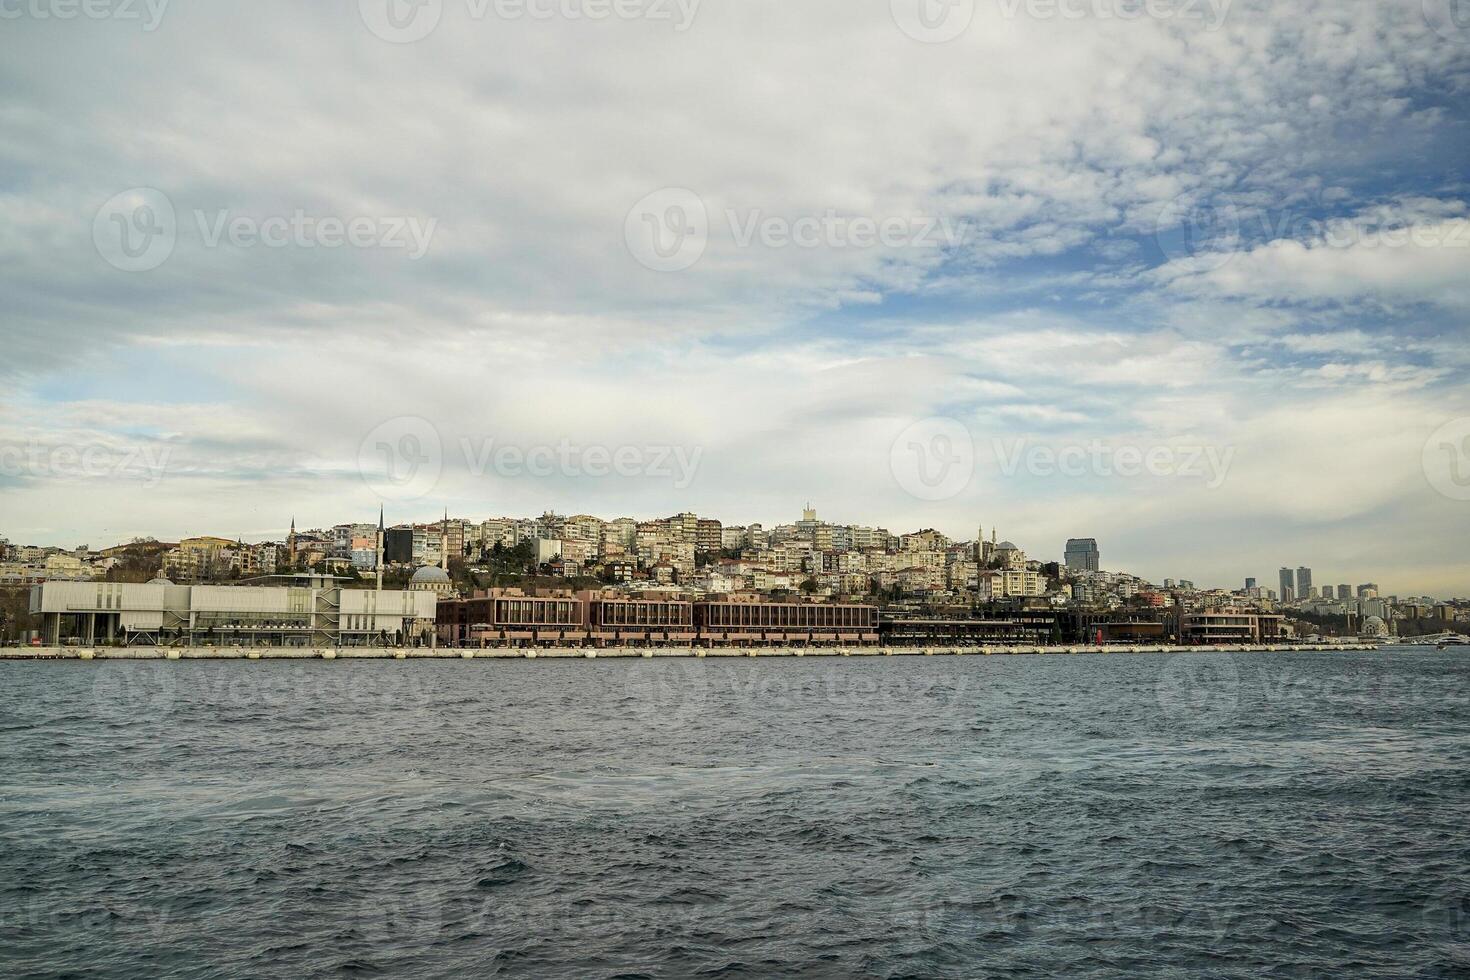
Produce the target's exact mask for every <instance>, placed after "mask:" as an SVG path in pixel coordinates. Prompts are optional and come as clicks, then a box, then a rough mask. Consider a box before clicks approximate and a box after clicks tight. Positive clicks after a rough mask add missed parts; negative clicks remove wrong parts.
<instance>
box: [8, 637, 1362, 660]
mask: <svg viewBox="0 0 1470 980" xmlns="http://www.w3.org/2000/svg"><path fill="white" fill-rule="evenodd" d="M1377 649H1379V645H1378V644H1376V643H1362V642H1356V641H1355V642H1351V643H1317V644H1307V643H1271V644H1247V645H1205V646H1171V645H1167V644H1128V645H1113V646H1106V647H1097V646H1084V645H1080V644H1079V645H1069V646H1036V645H1028V644H1011V645H1002V644H986V645H982V646H901V647H898V646H895V647H881V646H870V647H710V648H696V647H607V648H603V649H585V648H581V647H544V648H531V647H501V648H495V647H486V648H464V649H460V648H453V647H441V648H438V649H432V648H422V647H420V648H413V649H400V648H394V647H343V648H340V649H333V648H316V647H16V648H6V649H0V660H13V661H28V660H74V661H80V662H96V661H99V660H117V661H134V660H651V659H669V658H678V659H686V660H695V659H699V660H703V659H712V658H722V659H723V658H731V657H736V658H762V657H782V658H786V657H826V658H844V657H941V656H944V657H949V656H964V657H990V656H1112V655H1132V654H1170V653H1308V652H1310V653H1338V652H1343V651H1363V650H1377Z"/></svg>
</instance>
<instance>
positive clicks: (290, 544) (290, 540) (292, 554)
mask: <svg viewBox="0 0 1470 980" xmlns="http://www.w3.org/2000/svg"><path fill="white" fill-rule="evenodd" d="M286 554H287V555H288V556H289V558H290V562H291V570H292V571H295V570H296V518H295V517H294V516H293V517H292V518H291V533H290V534H288V535H286Z"/></svg>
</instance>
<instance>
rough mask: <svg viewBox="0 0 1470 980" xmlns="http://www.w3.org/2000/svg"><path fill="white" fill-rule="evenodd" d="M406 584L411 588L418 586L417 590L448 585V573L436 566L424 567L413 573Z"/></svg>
mask: <svg viewBox="0 0 1470 980" xmlns="http://www.w3.org/2000/svg"><path fill="white" fill-rule="evenodd" d="M408 584H409V585H411V586H418V587H419V588H429V587H430V586H435V585H448V584H449V573H448V572H446V571H444V569H442V568H440V567H439V566H438V565H425V566H423V567H422V568H420V569H419V570H418V571H416V572H414V573H413V577H412V578H410V579H409V580H408Z"/></svg>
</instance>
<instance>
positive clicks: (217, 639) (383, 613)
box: [30, 576, 438, 647]
mask: <svg viewBox="0 0 1470 980" xmlns="http://www.w3.org/2000/svg"><path fill="white" fill-rule="evenodd" d="M271 580H279V581H280V584H265V585H258V586H251V585H175V584H173V583H172V582H170V581H169V580H168V579H163V578H158V579H154V580H153V581H151V582H147V583H143V584H133V583H124V582H45V583H43V584H41V585H36V586H33V587H32V589H31V602H30V609H31V612H32V614H35V615H39V616H40V617H41V636H42V642H44V643H46V644H49V645H52V646H57V645H61V644H63V643H77V644H81V645H85V646H97V645H103V644H116V645H123V646H135V645H145V646H313V647H336V646H412V645H419V644H424V645H427V644H429V643H430V642H431V639H430V638H431V637H432V636H433V634H434V620H435V616H436V614H437V604H438V595H437V594H436V593H435V592H433V591H429V590H422V591H379V590H375V589H344V588H340V587H338V585H337V583H336V581H335V580H334V579H332V578H331V577H329V576H272V577H271V579H268V580H266V581H268V582H269V581H271Z"/></svg>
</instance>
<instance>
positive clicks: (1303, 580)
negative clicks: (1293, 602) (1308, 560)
mask: <svg viewBox="0 0 1470 980" xmlns="http://www.w3.org/2000/svg"><path fill="white" fill-rule="evenodd" d="M1296 594H1297V595H1299V596H1301V597H1302V598H1303V599H1310V598H1311V597H1312V570H1311V569H1310V568H1308V567H1307V566H1305V565H1301V566H1299V567H1298V568H1297V570H1296Z"/></svg>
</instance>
